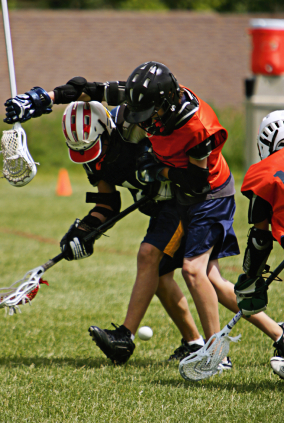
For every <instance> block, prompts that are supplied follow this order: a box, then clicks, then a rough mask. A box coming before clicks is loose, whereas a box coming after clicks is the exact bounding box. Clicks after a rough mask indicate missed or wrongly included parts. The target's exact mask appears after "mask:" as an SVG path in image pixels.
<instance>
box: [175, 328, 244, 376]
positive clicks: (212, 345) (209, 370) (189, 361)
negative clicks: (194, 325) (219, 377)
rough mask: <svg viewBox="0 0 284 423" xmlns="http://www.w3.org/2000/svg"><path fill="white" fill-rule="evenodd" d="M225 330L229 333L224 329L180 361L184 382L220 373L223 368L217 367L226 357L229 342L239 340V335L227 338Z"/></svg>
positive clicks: (180, 370)
mask: <svg viewBox="0 0 284 423" xmlns="http://www.w3.org/2000/svg"><path fill="white" fill-rule="evenodd" d="M226 330H227V331H228V332H229V331H230V329H225V330H223V331H221V332H219V333H217V334H214V335H212V336H211V338H210V339H209V340H208V342H207V343H206V344H205V345H204V346H203V347H202V348H201V349H200V350H198V351H197V352H196V353H193V354H190V355H189V356H188V357H185V358H184V359H182V360H181V362H180V363H179V372H180V375H181V376H182V377H183V378H184V379H185V380H193V381H198V380H202V379H208V378H209V377H211V376H214V375H215V374H216V373H222V371H223V368H222V367H221V366H219V365H220V364H221V362H222V361H223V359H224V358H225V357H227V355H228V352H229V348H230V342H231V341H233V342H237V341H238V340H239V338H240V335H239V336H237V337H235V338H232V337H230V336H228V333H226Z"/></svg>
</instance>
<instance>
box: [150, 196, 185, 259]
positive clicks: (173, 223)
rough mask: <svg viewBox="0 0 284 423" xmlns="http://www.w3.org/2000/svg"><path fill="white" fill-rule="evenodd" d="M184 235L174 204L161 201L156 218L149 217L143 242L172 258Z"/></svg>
mask: <svg viewBox="0 0 284 423" xmlns="http://www.w3.org/2000/svg"><path fill="white" fill-rule="evenodd" d="M183 235H184V231H183V226H182V223H181V219H180V216H179V213H178V211H177V207H176V202H175V201H174V200H168V201H161V202H160V210H159V213H158V216H157V217H151V219H150V223H149V227H148V229H147V234H146V236H145V238H144V239H143V241H142V243H143V242H147V243H148V244H151V245H154V246H155V247H156V248H158V250H160V251H163V253H165V254H167V255H168V256H170V257H173V256H174V254H175V252H176V251H177V250H178V248H179V246H180V243H181V238H182V237H183Z"/></svg>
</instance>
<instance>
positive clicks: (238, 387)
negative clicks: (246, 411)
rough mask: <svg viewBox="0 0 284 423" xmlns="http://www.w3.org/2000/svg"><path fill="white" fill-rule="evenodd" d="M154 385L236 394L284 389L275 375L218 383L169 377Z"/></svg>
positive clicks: (281, 382)
mask: <svg viewBox="0 0 284 423" xmlns="http://www.w3.org/2000/svg"><path fill="white" fill-rule="evenodd" d="M150 383H151V384H153V385H159V386H161V385H162V386H163V385H164V386H170V387H179V388H184V389H191V390H192V389H193V388H194V389H198V388H200V389H204V388H206V391H207V392H208V391H211V392H220V390H226V391H232V392H234V393H236V394H241V393H248V392H256V391H257V392H267V391H281V392H282V391H283V387H284V385H283V381H281V380H280V379H279V378H277V377H275V379H273V380H262V381H261V383H259V380H255V381H254V380H246V381H243V382H239V383H236V382H228V381H225V380H224V381H220V382H217V383H216V380H213V379H212V380H210V381H207V382H205V383H204V381H198V382H193V381H182V380H180V379H179V380H176V379H167V380H157V381H155V380H154V381H151V382H150Z"/></svg>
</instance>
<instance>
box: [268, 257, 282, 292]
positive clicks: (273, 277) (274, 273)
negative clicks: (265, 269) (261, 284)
mask: <svg viewBox="0 0 284 423" xmlns="http://www.w3.org/2000/svg"><path fill="white" fill-rule="evenodd" d="M283 269H284V260H283V261H281V263H280V264H279V265H278V266H277V267H276V269H274V271H273V272H271V275H270V276H269V277H268V278H267V279H266V281H265V285H266V286H269V285H270V284H271V282H273V281H274V279H275V278H276V276H278V275H279V273H280V272H282V270H283Z"/></svg>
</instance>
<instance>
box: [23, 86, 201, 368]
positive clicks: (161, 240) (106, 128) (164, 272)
mask: <svg viewBox="0 0 284 423" xmlns="http://www.w3.org/2000/svg"><path fill="white" fill-rule="evenodd" d="M37 90H38V88H37ZM41 90H42V89H41ZM52 94H53V93H50V95H51V96H52ZM33 95H34V94H33ZM45 95H47V94H45ZM19 97H20V98H21V97H24V98H25V100H26V99H27V97H28V94H25V95H23V96H19ZM15 101H18V100H15ZM112 113H113V116H110V114H109V112H108V111H107V110H106V109H105V107H103V105H102V104H101V103H98V102H95V101H93V102H90V103H84V102H72V103H71V104H70V105H69V106H68V107H67V108H66V110H65V112H64V116H63V132H64V136H65V138H66V144H67V146H68V147H69V156H70V159H71V160H72V161H73V162H74V163H78V164H81V165H83V167H84V169H85V171H86V173H87V176H88V179H89V182H90V183H91V184H92V185H93V186H95V187H97V188H98V193H87V196H86V201H87V202H90V203H92V202H93V203H96V206H95V207H94V208H93V209H92V210H91V211H90V212H89V214H88V215H87V216H85V217H84V218H83V219H82V220H81V221H80V220H79V219H76V221H75V222H74V224H73V225H72V226H71V227H70V229H69V231H68V232H67V233H66V235H65V236H64V237H63V238H62V240H61V243H60V245H61V249H62V251H64V252H65V254H66V258H67V260H74V259H81V258H85V257H89V256H90V255H91V254H92V252H93V242H92V241H90V242H87V243H86V242H84V241H83V238H84V237H85V235H86V232H91V231H92V230H93V229H94V228H96V227H98V226H100V225H101V224H102V223H104V222H105V221H106V220H107V219H110V218H111V217H113V216H114V215H115V214H117V213H119V211H120V193H119V191H117V190H116V189H115V187H116V186H125V187H127V188H128V189H129V190H130V192H131V194H132V195H133V197H134V199H135V200H137V199H139V196H141V192H142V191H143V195H145V194H151V193H150V190H152V191H153V190H156V191H157V193H156V195H155V200H149V202H148V203H147V204H146V205H144V206H143V208H142V209H141V210H140V211H142V212H144V213H145V214H147V215H150V216H152V217H151V221H150V226H149V228H148V231H147V235H146V236H145V239H144V241H143V243H142V245H141V248H140V251H139V254H138V275H137V278H141V277H143V278H147V279H149V282H151V281H152V280H153V279H154V284H155V289H156V295H157V296H158V298H159V299H160V301H161V303H162V305H163V306H164V308H165V309H166V311H167V312H168V314H169V315H170V317H171V318H172V319H173V321H174V323H175V324H176V325H177V327H178V328H179V330H180V332H181V334H182V337H183V338H182V344H181V346H180V347H179V348H178V349H177V350H175V352H174V354H172V355H171V359H178V358H182V357H183V356H185V355H188V354H189V353H190V352H195V351H196V350H197V349H198V348H200V347H201V346H202V345H203V344H204V341H203V338H202V337H201V336H200V334H199V332H198V329H197V327H196V325H195V323H194V320H193V318H192V316H191V313H190V311H189V308H188V304H187V300H186V298H185V297H184V295H183V294H182V292H181V290H180V288H179V286H178V285H177V283H176V282H175V281H174V279H173V274H174V272H173V269H174V268H176V267H178V265H177V263H176V261H175V256H174V253H175V250H177V249H178V248H179V245H180V243H181V238H182V234H183V232H182V227H181V224H180V219H179V216H178V214H177V212H176V208H175V203H174V200H173V199H172V197H173V195H172V190H171V187H170V183H168V182H166V183H165V182H156V183H154V184H142V183H141V182H140V181H139V180H138V179H137V177H136V157H139V156H141V155H143V154H144V151H145V150H146V151H148V150H149V140H148V139H147V138H145V133H144V131H143V130H141V129H140V128H139V127H136V128H133V125H127V124H126V125H125V122H124V120H123V119H122V116H123V109H121V110H120V108H117V109H114V110H113V112H112ZM33 114H34V113H32V115H33ZM24 120H27V119H25V118H24ZM114 122H115V123H114ZM92 140H94V141H92ZM126 141H127V142H126ZM139 141H140V142H139ZM138 142H139V144H138ZM158 200H161V201H158ZM162 257H163V258H162ZM160 262H161V265H160V278H159V263H160ZM154 293H155V292H154ZM149 302H150V301H149ZM145 312H146V310H145V311H143V312H142V311H139V321H138V319H137V317H136V316H135V317H136V320H137V323H136V321H135V322H134V319H133V324H132V326H131V327H130V328H127V327H125V326H124V325H121V326H120V327H117V328H116V329H115V330H114V331H107V330H106V331H102V330H100V329H99V328H96V327H92V328H90V335H92V337H93V339H94V340H95V341H96V343H97V344H98V346H99V347H100V348H101V349H102V351H103V352H104V353H105V354H106V355H107V356H108V357H109V358H110V359H111V360H112V361H113V362H115V363H116V364H123V363H125V362H126V361H127V360H128V359H129V357H130V356H131V355H132V353H133V351H134V348H135V344H134V342H133V339H134V335H135V333H136V330H137V328H138V326H139V324H140V321H141V320H142V318H143V315H144V313H145ZM105 333H108V335H109V338H110V340H111V341H112V343H111V344H110V345H108V339H107V342H104V340H103V339H102V340H101V337H103V336H104V334H105ZM122 346H123V347H124V348H121V347H122Z"/></svg>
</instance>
